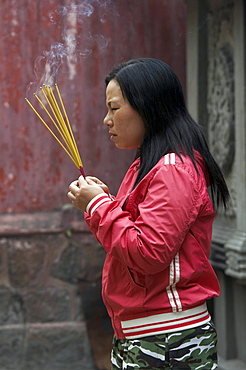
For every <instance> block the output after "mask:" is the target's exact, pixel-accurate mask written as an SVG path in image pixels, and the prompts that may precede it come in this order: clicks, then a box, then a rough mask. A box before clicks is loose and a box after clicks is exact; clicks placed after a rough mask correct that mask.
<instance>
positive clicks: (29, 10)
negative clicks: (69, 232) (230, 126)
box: [0, 0, 185, 213]
mask: <svg viewBox="0 0 246 370" xmlns="http://www.w3.org/2000/svg"><path fill="white" fill-rule="evenodd" d="M81 2H82V1H80V2H78V3H81ZM66 3H67V4H70V5H71V3H75V2H73V1H67V2H65V5H66ZM91 3H92V4H94V12H93V13H92V14H91V15H90V16H81V17H80V18H79V19H77V23H75V24H73V25H72V26H71V25H70V26H69V24H67V25H66V26H65V27H66V29H67V30H69V29H70V30H71V29H72V31H73V35H74V37H77V38H78V43H77V47H78V48H79V49H80V50H81V52H82V53H84V54H87V56H86V57H84V58H82V59H81V60H80V62H78V63H77V64H71V65H70V67H69V68H67V70H66V71H65V72H66V73H63V71H62V70H61V71H59V73H58V82H59V86H60V89H61V92H62V96H63V99H64V102H65V105H66V108H67V110H68V114H69V117H70V120H71V123H72V126H73V129H74V133H75V135H76V139H77V143H78V147H79V149H80V152H81V156H82V160H83V163H84V166H85V171H86V173H87V174H92V175H96V176H97V177H101V178H102V179H103V180H104V181H105V182H107V183H109V185H110V187H111V189H112V192H116V190H117V188H118V185H119V182H120V180H121V179H122V175H123V173H124V172H125V169H126V168H127V166H128V164H129V163H130V161H131V160H132V159H133V156H134V154H133V153H126V152H124V151H121V150H118V149H116V148H115V147H114V144H113V143H110V142H109V138H108V132H107V129H106V128H104V127H103V124H102V120H103V117H104V115H105V112H106V109H105V92H104V90H105V88H104V77H105V76H106V74H107V73H108V72H109V71H110V70H111V69H112V67H113V66H114V65H115V64H118V63H119V62H120V61H123V60H126V59H130V58H133V57H139V56H152V57H156V58H160V59H163V60H165V61H166V62H167V63H169V64H171V65H172V66H173V68H174V69H175V70H176V72H177V73H178V74H179V76H180V78H181V80H182V82H183V84H185V42H184V37H185V33H184V32H185V29H184V27H185V23H184V22H185V18H184V13H185V10H184V5H183V1H181V0H179V1H174V2H170V1H157V0H152V1H146V0H143V1H141V2H139V0H134V1H129V0H127V1H124V2H122V1H119V0H117V1H116V0H115V1H106V0H105V4H108V6H107V7H106V8H100V6H97V5H96V4H97V1H92V2H91ZM98 3H99V4H100V3H103V2H98ZM59 4H62V5H64V2H63V1H61V2H60V1H58V0H55V1H54V0H53V1H51V0H50V1H35V2H33V1H30V0H22V1H17V0H12V1H10V2H9V1H1V2H0V14H1V22H0V35H1V37H0V57H1V65H0V78H1V94H0V106H1V112H0V115H1V116H0V117H1V138H0V146H1V154H0V213H5V212H7V213H16V212H18V213H19V212H33V211H44V210H45V211H49V210H53V209H56V208H59V207H61V206H62V205H63V204H64V203H65V202H67V199H66V190H67V185H68V184H69V183H70V182H71V181H72V180H73V179H75V178H76V177H78V176H79V172H78V170H77V169H76V167H75V166H74V165H73V163H72V162H71V160H70V159H69V158H68V157H67V155H66V154H65V153H64V152H63V150H62V149H61V148H60V146H59V144H57V143H56V142H55V140H54V138H53V137H52V136H51V135H50V133H48V131H47V130H46V129H45V128H44V126H43V124H42V123H41V122H40V121H39V120H38V118H37V117H36V116H35V114H34V113H33V112H32V111H31V109H30V108H29V106H28V105H27V103H26V102H25V100H24V99H25V97H26V93H27V85H28V84H29V82H31V81H35V80H36V77H35V75H34V64H35V61H36V59H37V58H40V57H41V56H44V54H43V53H44V52H45V51H49V50H50V46H51V45H53V44H54V43H56V42H62V41H63V40H62V35H61V34H62V31H63V25H62V24H59V21H57V22H56V24H54V23H52V21H51V20H52V14H54V11H55V9H56V7H57V6H58V5H59ZM140 4H141V5H140ZM55 14H56V13H55ZM53 18H54V17H53ZM58 18H59V17H58ZM79 21H80V23H79ZM69 27H70V28H69ZM105 45H107V46H106V47H105ZM42 67H44V66H42V63H41V65H40V67H39V79H40V77H41V74H42V73H43V70H42ZM31 92H32V90H31V91H30V92H29V94H28V98H29V99H30V100H31V101H32V102H34V100H35V99H34V97H32V94H31ZM39 111H40V109H39ZM113 158H114V160H112V159H113Z"/></svg>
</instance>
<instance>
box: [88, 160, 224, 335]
mask: <svg viewBox="0 0 246 370" xmlns="http://www.w3.org/2000/svg"><path fill="white" fill-rule="evenodd" d="M195 155H196V165H197V168H198V171H199V173H197V171H196V169H195V167H194V165H193V164H192V162H191V160H190V158H189V157H188V156H187V157H185V156H183V157H182V159H183V163H182V161H181V160H180V158H179V157H178V156H177V155H175V153H169V154H167V155H165V156H164V157H163V158H161V159H160V160H159V162H158V163H157V164H156V165H155V166H154V167H153V168H152V170H151V171H150V172H149V173H148V174H147V175H146V176H145V177H144V178H143V179H142V181H141V182H140V183H139V184H138V185H137V186H136V187H135V189H134V190H132V188H133V184H134V182H135V179H136V176H137V171H138V166H139V159H138V160H136V161H135V162H134V163H133V164H132V165H131V167H130V168H129V170H128V172H127V173H126V176H125V178H124V180H123V182H122V184H121V186H120V189H119V192H118V194H117V196H116V198H115V199H112V198H110V197H109V196H108V195H106V194H101V195H99V196H97V197H95V198H94V199H93V200H92V201H91V202H90V203H89V205H88V206H87V212H88V213H87V214H85V215H86V217H85V218H86V221H87V223H88V226H89V229H90V230H91V232H92V233H93V234H94V235H95V237H96V239H97V240H98V241H99V243H101V244H102V245H103V247H104V248H105V250H106V252H107V256H106V260H105V264H104V268H103V279H102V286H103V300H104V303H105V305H106V307H107V310H108V313H109V315H110V316H111V319H112V325H113V328H114V331H115V335H116V337H118V338H120V339H123V338H138V337H143V336H147V335H153V334H161V333H166V332H174V331H178V330H184V329H186V328H191V327H195V326H198V325H201V324H203V323H205V322H207V321H209V319H210V316H209V313H208V312H207V308H206V303H205V302H206V300H207V299H209V298H211V297H214V296H218V295H219V283H218V280H217V277H216V275H215V273H214V270H213V268H212V266H211V265H210V263H209V254H210V244H211V234H212V222H213V220H214V217H215V212H214V209H213V206H212V203H211V200H210V198H209V195H208V191H207V186H208V185H209V183H208V178H207V179H206V177H208V175H207V171H206V168H205V165H204V162H203V160H202V159H201V156H200V155H199V154H198V153H195Z"/></svg>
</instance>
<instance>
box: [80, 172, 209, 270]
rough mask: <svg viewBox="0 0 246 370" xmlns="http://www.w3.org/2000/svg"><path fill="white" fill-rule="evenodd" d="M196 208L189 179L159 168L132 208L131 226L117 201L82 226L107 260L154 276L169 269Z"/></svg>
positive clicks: (101, 207) (198, 203)
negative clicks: (134, 212) (134, 215)
mask: <svg viewBox="0 0 246 370" xmlns="http://www.w3.org/2000/svg"><path fill="white" fill-rule="evenodd" d="M136 190H137V189H135V191H136ZM201 204H202V200H201V197H200V193H199V190H198V185H197V182H196V181H195V179H194V177H193V176H192V173H190V172H187V171H186V170H185V169H184V168H182V167H181V166H180V167H178V166H174V165H170V166H163V167H161V168H160V169H159V170H158V171H157V172H156V173H155V175H154V177H153V178H152V180H151V181H150V183H149V186H148V190H147V192H146V196H145V198H144V199H143V200H142V201H141V202H140V203H139V204H138V214H139V216H138V217H137V219H136V220H133V219H132V216H131V213H130V212H127V211H124V210H122V208H121V207H120V206H119V204H118V202H117V200H108V201H107V202H104V203H102V204H101V205H99V206H98V207H97V208H96V209H95V210H94V213H93V214H92V216H91V217H89V216H88V217H87V223H88V226H89V228H90V230H91V231H92V233H93V234H94V235H95V237H96V239H97V240H98V241H99V243H101V244H102V245H103V247H104V248H105V250H106V252H107V253H108V254H110V255H111V256H114V257H115V258H117V259H118V260H120V261H121V262H122V263H125V264H126V265H127V266H129V267H130V268H132V269H134V270H136V271H138V272H140V273H142V274H154V273H157V272H160V271H161V270H164V269H165V268H166V267H167V266H169V264H170V262H171V261H172V259H173V258H174V256H175V255H176V253H177V251H178V249H179V248H180V246H181V244H182V242H183V240H184V238H185V235H186V233H187V232H188V230H189V228H190V226H191V224H192V223H193V222H194V220H195V219H196V217H197V215H198V213H199V209H200V207H201Z"/></svg>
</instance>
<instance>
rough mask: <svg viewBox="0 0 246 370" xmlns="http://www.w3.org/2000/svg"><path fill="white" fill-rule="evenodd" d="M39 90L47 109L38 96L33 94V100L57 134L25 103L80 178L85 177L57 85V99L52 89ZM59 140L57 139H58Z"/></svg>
mask: <svg viewBox="0 0 246 370" xmlns="http://www.w3.org/2000/svg"><path fill="white" fill-rule="evenodd" d="M40 90H41V92H42V94H43V97H44V99H45V100H46V102H47V103H48V107H47V108H46V106H45V105H44V103H43V102H42V100H41V99H40V98H39V96H38V95H37V94H36V93H34V96H35V98H36V99H37V100H38V102H39V104H40V106H41V107H42V108H43V109H44V110H45V112H46V113H47V115H48V117H49V119H50V120H51V122H52V123H53V125H54V126H55V128H56V130H57V134H55V133H54V131H53V130H52V129H51V127H50V126H49V125H48V124H47V123H46V121H45V120H44V119H43V118H42V117H41V115H40V114H39V113H38V111H37V110H36V109H35V108H34V106H33V105H32V104H31V102H30V101H29V100H28V99H27V98H25V100H26V102H27V103H28V104H29V106H30V107H31V108H32V110H33V111H34V112H35V113H36V115H37V116H38V118H39V119H40V120H41V122H42V123H43V124H44V125H45V127H46V128H47V129H48V131H49V132H50V133H51V134H52V135H53V137H54V138H55V139H56V140H57V142H58V143H59V144H60V145H61V147H62V148H63V149H64V150H65V152H66V153H67V155H68V156H69V157H70V159H71V160H72V161H73V163H74V164H75V166H76V167H77V168H78V169H79V170H80V172H81V174H82V176H84V177H85V172H84V168H83V164H82V160H81V157H80V154H79V151H78V147H77V144H76V141H75V138H74V134H73V131H72V127H71V125H70V122H69V119H68V115H67V112H66V109H65V106H64V103H63V100H62V97H61V93H60V90H59V87H58V85H57V84H55V91H56V95H57V96H58V99H57V97H56V95H55V93H54V92H53V90H52V88H51V87H50V86H48V85H45V84H44V85H43V86H42V87H40ZM57 135H58V136H59V137H60V139H59V137H58V136H57Z"/></svg>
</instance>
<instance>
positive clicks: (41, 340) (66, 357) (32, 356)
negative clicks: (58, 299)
mask: <svg viewBox="0 0 246 370" xmlns="http://www.w3.org/2000/svg"><path fill="white" fill-rule="evenodd" d="M0 358H1V370H17V369H18V370H29V369H30V370H33V369H35V370H44V369H45V370H71V369H73V370H81V369H83V370H95V364H94V361H93V360H92V356H91V353H90V345H89V342H88V337H87V328H86V325H85V323H84V322H64V323H46V324H39V323H37V324H28V325H5V326H1V327H0Z"/></svg>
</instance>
